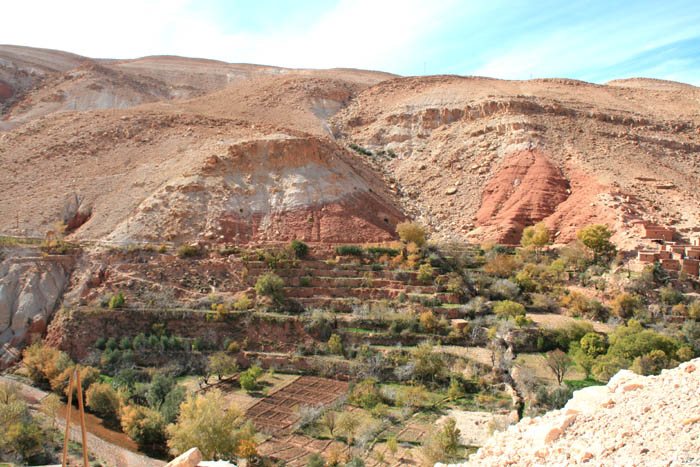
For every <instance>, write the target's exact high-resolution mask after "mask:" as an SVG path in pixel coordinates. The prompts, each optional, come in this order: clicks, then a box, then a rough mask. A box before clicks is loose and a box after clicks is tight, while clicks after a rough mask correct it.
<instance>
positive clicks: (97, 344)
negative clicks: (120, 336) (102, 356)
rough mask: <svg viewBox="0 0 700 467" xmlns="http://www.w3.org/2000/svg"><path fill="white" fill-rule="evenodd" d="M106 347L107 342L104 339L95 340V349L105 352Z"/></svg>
mask: <svg viewBox="0 0 700 467" xmlns="http://www.w3.org/2000/svg"><path fill="white" fill-rule="evenodd" d="M106 345H107V340H106V339H105V338H104V337H98V338H97V340H95V347H96V348H98V349H100V350H104V349H105V346H106Z"/></svg>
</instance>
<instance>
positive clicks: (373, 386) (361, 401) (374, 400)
mask: <svg viewBox="0 0 700 467" xmlns="http://www.w3.org/2000/svg"><path fill="white" fill-rule="evenodd" d="M348 400H349V401H350V403H351V404H354V405H356V406H358V407H362V408H363V409H365V410H371V409H373V408H374V407H375V406H376V405H377V404H379V403H380V402H381V397H380V396H379V389H378V388H377V382H376V381H375V380H374V379H372V378H369V379H366V380H364V381H362V382H360V383H359V384H357V385H355V387H354V388H353V389H352V392H351V393H350V398H349V399H348Z"/></svg>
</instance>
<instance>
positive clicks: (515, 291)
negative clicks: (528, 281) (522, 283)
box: [490, 279, 520, 300]
mask: <svg viewBox="0 0 700 467" xmlns="http://www.w3.org/2000/svg"><path fill="white" fill-rule="evenodd" d="M490 290H491V293H492V294H493V298H496V299H499V300H513V299H514V298H516V297H517V296H518V295H519V294H520V287H518V285H517V284H515V283H513V282H511V281H510V280H508V279H499V280H497V281H496V282H494V283H493V285H492V286H491V287H490Z"/></svg>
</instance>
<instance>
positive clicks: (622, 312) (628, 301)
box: [610, 292, 640, 319]
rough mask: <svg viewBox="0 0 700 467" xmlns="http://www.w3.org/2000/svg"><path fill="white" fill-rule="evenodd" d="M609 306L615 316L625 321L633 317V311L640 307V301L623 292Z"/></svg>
mask: <svg viewBox="0 0 700 467" xmlns="http://www.w3.org/2000/svg"><path fill="white" fill-rule="evenodd" d="M610 306H611V308H612V311H613V312H615V314H616V315H617V316H619V317H620V318H622V319H627V318H629V317H630V316H632V315H634V312H635V310H636V309H637V308H638V307H639V306H640V300H639V298H638V297H636V296H634V295H632V294H630V293H627V292H624V293H621V294H619V295H618V296H617V297H615V299H614V300H613V301H612V302H611V303H610Z"/></svg>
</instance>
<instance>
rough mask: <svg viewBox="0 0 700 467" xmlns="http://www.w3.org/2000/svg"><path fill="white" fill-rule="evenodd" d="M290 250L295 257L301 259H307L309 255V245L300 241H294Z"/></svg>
mask: <svg viewBox="0 0 700 467" xmlns="http://www.w3.org/2000/svg"><path fill="white" fill-rule="evenodd" d="M289 249H290V250H292V252H293V253H294V256H295V257H297V258H299V259H302V258H306V255H307V254H308V253H309V245H307V244H306V243H304V242H300V241H299V240H292V242H291V243H290V244H289Z"/></svg>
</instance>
